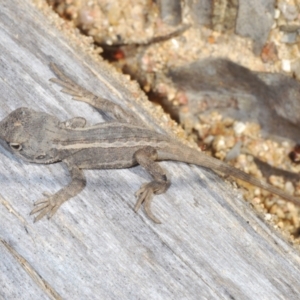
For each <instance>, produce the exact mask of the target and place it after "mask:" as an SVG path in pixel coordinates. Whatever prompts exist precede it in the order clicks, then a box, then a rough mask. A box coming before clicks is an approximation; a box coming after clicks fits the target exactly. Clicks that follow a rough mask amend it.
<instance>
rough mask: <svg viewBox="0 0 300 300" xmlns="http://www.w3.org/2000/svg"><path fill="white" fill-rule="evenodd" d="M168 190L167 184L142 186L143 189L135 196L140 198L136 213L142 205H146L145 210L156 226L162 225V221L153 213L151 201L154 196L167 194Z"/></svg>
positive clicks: (156, 183) (135, 207) (158, 183)
mask: <svg viewBox="0 0 300 300" xmlns="http://www.w3.org/2000/svg"><path fill="white" fill-rule="evenodd" d="M167 188H168V186H166V183H165V182H155V181H154V182H150V183H145V184H143V185H142V186H141V188H140V189H139V190H138V191H137V192H136V193H135V196H136V197H137V198H138V201H137V202H136V204H135V206H134V211H135V212H137V211H138V210H139V208H140V207H141V205H142V204H144V208H145V211H146V214H147V216H148V217H149V218H150V219H151V220H152V221H153V222H154V223H156V224H161V221H160V220H159V219H157V218H156V217H155V216H154V215H153V213H152V211H151V201H152V199H153V195H154V194H156V195H158V194H161V193H163V192H165V190H166V189H167Z"/></svg>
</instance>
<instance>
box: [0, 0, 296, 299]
mask: <svg viewBox="0 0 300 300" xmlns="http://www.w3.org/2000/svg"><path fill="white" fill-rule="evenodd" d="M0 49H1V57H0V79H1V80H0V88H1V98H0V103H1V109H0V119H2V118H3V117H5V116H6V115H7V114H8V113H9V112H11V111H12V110H13V109H15V108H17V107H20V106H27V107H31V108H35V109H37V110H43V111H47V112H49V113H52V114H55V115H57V116H58V117H59V118H61V119H67V118H70V117H74V116H78V115H80V116H83V117H85V118H87V119H88V120H89V121H90V122H91V123H95V122H99V121H101V120H102V118H101V116H100V115H99V114H98V113H97V112H96V111H94V110H93V109H92V108H90V107H89V106H87V105H85V104H83V103H77V102H72V100H71V99H70V97H69V96H67V95H63V94H61V93H60V92H59V88H58V87H57V86H55V85H54V84H51V83H49V81H48V79H49V78H51V77H53V74H52V73H51V71H50V69H49V67H48V64H49V62H50V61H53V62H55V63H57V64H58V65H61V66H64V67H65V70H66V71H67V72H68V73H69V74H71V75H73V78H74V79H76V80H77V81H79V82H81V83H82V84H83V85H84V86H85V87H86V88H88V89H90V90H93V91H95V92H96V93H98V94H101V95H104V96H105V97H106V98H109V99H112V100H113V101H116V102H119V103H121V102H122V103H123V104H124V105H126V106H127V107H130V109H131V110H133V111H135V112H136V113H138V114H139V115H141V117H142V118H144V120H146V121H147V122H149V124H150V125H152V126H154V127H157V128H159V126H158V125H156V124H155V120H154V118H153V117H151V116H149V115H148V114H147V109H144V108H143V107H140V104H137V103H138V102H137V101H136V97H138V98H141V97H142V96H141V95H140V94H138V95H137V94H136V93H134V92H133V91H134V90H135V87H133V86H132V85H131V84H129V83H128V82H127V81H126V80H123V79H122V77H120V76H117V75H114V74H115V73H113V75H111V73H112V71H111V70H110V69H109V68H108V67H107V66H106V64H101V63H99V62H93V60H92V59H91V58H90V57H89V56H87V55H85V54H84V53H82V52H81V51H80V49H78V48H76V49H75V48H74V47H73V46H70V45H69V43H68V39H67V38H65V37H64V36H63V34H62V33H60V32H59V31H58V30H57V29H56V28H55V27H54V25H53V24H51V23H50V21H48V20H47V19H46V18H45V16H44V15H43V14H42V13H41V12H39V11H38V10H37V9H36V8H35V7H33V6H32V5H31V3H30V1H29V0H26V1H17V0H12V1H6V3H5V4H2V6H1V9H0ZM161 130H163V129H161ZM0 156H1V159H0V194H1V198H0V204H1V205H0V218H1V222H0V238H1V243H0V255H1V264H0V270H1V272H0V295H1V296H2V297H3V298H4V299H13V298H17V299H48V298H52V299H55V298H56V299H57V298H59V297H62V298H63V299H70V298H72V299H206V298H209V299H220V298H225V299H229V298H231V299H233V298H235V299H262V298H264V299H277V298H285V299H296V298H297V297H298V295H299V293H300V286H299V284H298V283H299V281H300V268H299V253H298V252H297V251H296V250H294V249H293V248H292V247H291V246H290V245H289V244H288V243H287V242H286V241H284V240H283V239H282V238H281V237H279V236H278V234H276V233H275V232H273V230H272V229H270V228H269V226H267V225H266V224H265V223H264V222H263V221H262V220H261V219H260V218H259V217H258V216H257V215H256V214H255V213H254V212H253V210H252V209H251V208H250V207H249V206H248V205H247V204H245V203H244V202H243V200H241V197H240V196H239V195H238V193H237V192H236V191H233V190H232V188H231V186H230V185H228V184H227V183H225V182H223V180H221V179H220V178H219V177H218V176H216V175H215V174H213V173H212V172H210V171H208V170H204V169H201V168H197V167H191V166H188V165H185V164H181V163H171V162H168V163H167V162H165V163H162V165H163V166H164V167H166V168H167V169H168V171H169V173H170V175H171V176H172V179H173V185H172V186H171V188H170V189H169V191H168V192H167V193H166V194H164V195H161V196H158V197H156V200H155V201H154V204H153V211H154V213H156V215H157V216H158V217H159V218H160V219H161V220H162V221H163V224H162V225H156V224H153V223H152V222H151V221H150V220H148V219H147V217H145V214H144V212H143V211H140V212H139V213H138V214H135V213H134V212H133V206H134V203H135V199H134V196H133V195H134V192H135V191H136V190H137V189H138V188H139V186H140V185H141V183H142V182H145V181H147V180H148V179H149V177H148V175H147V174H146V173H145V172H144V171H143V170H141V168H139V167H136V168H133V169H130V170H109V171H106V170H98V171H92V170H91V171H86V177H87V179H88V184H87V187H86V189H85V190H84V191H83V192H82V193H81V194H80V195H78V196H77V197H75V198H74V199H72V200H71V201H69V202H68V203H65V204H64V205H63V206H62V208H61V209H60V210H59V211H58V212H57V214H56V215H55V216H54V217H53V219H52V220H51V221H47V220H42V221H40V222H38V223H36V224H33V223H32V217H30V216H29V215H28V214H29V212H30V210H31V208H32V204H33V202H34V201H36V200H38V199H40V198H41V197H42V192H43V191H47V192H49V193H53V192H55V191H57V190H58V189H60V188H61V187H62V186H63V185H65V184H66V183H67V182H68V176H67V174H66V172H65V170H64V169H63V168H62V166H61V165H60V164H55V165H48V166H43V165H33V164H25V163H24V162H22V161H19V160H17V159H16V158H15V157H13V156H12V155H11V154H10V153H8V152H7V151H6V150H4V149H3V148H1V149H0Z"/></svg>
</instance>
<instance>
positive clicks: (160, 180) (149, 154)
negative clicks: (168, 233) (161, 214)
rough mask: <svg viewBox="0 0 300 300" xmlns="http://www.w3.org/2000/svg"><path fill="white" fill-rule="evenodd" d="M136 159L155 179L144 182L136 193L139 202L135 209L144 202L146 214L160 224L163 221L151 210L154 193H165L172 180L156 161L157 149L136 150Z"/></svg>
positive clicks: (149, 147)
mask: <svg viewBox="0 0 300 300" xmlns="http://www.w3.org/2000/svg"><path fill="white" fill-rule="evenodd" d="M134 156H135V159H136V161H137V162H138V164H139V165H141V166H142V167H143V168H144V169H146V170H147V171H148V172H149V173H150V174H151V176H152V177H153V179H154V180H153V181H151V182H149V183H146V184H143V185H142V186H141V188H140V189H139V190H138V191H137V192H136V193H135V196H136V197H137V199H138V200H137V202H136V204H135V207H134V211H135V212H137V211H138V210H139V208H140V206H141V205H142V204H143V205H144V208H145V211H146V214H147V215H148V217H149V218H150V219H151V220H152V221H153V222H155V223H157V224H160V223H161V222H160V221H159V220H158V219H157V218H156V217H155V216H154V215H153V213H152V211H151V201H152V199H153V195H158V194H162V193H164V192H165V191H166V190H167V189H168V187H169V186H170V181H169V180H168V179H167V176H166V174H165V171H164V170H163V169H162V167H161V166H160V165H159V164H158V163H157V162H155V160H156V159H157V151H156V149H155V148H153V147H151V146H148V147H145V148H142V149H140V150H138V151H136V152H135V154H134Z"/></svg>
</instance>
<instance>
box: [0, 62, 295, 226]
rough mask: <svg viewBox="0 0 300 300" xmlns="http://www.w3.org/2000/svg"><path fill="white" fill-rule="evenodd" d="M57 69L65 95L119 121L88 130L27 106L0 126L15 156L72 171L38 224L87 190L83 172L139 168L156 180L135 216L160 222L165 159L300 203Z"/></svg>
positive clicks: (77, 121)
mask: <svg viewBox="0 0 300 300" xmlns="http://www.w3.org/2000/svg"><path fill="white" fill-rule="evenodd" d="M51 67H52V69H53V71H54V72H55V74H56V75H57V77H58V78H54V79H51V81H53V82H56V83H58V84H60V85H61V86H63V90H62V91H63V92H65V93H68V94H71V95H72V96H73V99H76V100H80V101H85V102H87V103H89V104H92V105H93V106H95V107H96V108H99V109H105V110H106V111H108V112H109V113H111V114H112V115H115V116H116V118H117V121H116V122H105V123H100V124H96V125H94V126H90V127H85V123H86V122H85V119H83V118H80V117H78V118H73V119H71V120H68V121H66V122H61V121H60V120H59V119H58V118H56V117H54V116H51V115H49V114H47V113H43V112H37V111H34V110H31V109H29V108H24V107H21V108H18V109H16V110H15V111H13V112H12V113H10V114H9V115H8V116H7V117H6V118H5V119H4V120H2V121H1V122H0V138H1V139H2V140H4V141H6V142H7V144H8V145H9V147H10V150H11V151H12V152H13V153H14V154H16V155H18V156H19V157H21V158H22V159H24V160H26V161H29V162H34V163H42V164H47V163H55V162H63V163H65V165H66V166H67V167H68V169H69V172H70V175H71V179H72V180H71V182H70V183H69V185H67V186H66V187H64V188H62V189H61V190H59V191H58V192H57V193H55V194H53V195H46V196H47V197H46V198H45V199H42V200H40V201H37V202H36V203H35V205H36V207H35V208H34V209H33V210H32V212H31V214H35V213H38V215H37V216H36V218H35V221H38V220H40V219H41V218H42V217H44V216H45V215H48V218H50V217H52V216H53V215H54V214H55V212H56V211H57V209H58V208H59V207H60V205H61V204H62V203H63V202H65V201H67V200H69V199H70V198H72V197H74V196H76V195H77V194H78V193H79V192H80V191H81V190H82V189H83V188H84V187H85V185H86V179H85V176H84V173H83V169H118V168H129V167H132V166H135V165H138V164H139V165H141V166H142V167H144V168H145V169H146V170H147V171H148V172H149V173H150V174H151V176H152V177H153V181H151V182H149V183H146V184H143V185H142V186H141V188H140V189H139V190H138V191H137V193H136V196H137V199H138V200H137V203H136V205H135V211H137V210H138V209H139V207H140V206H141V204H143V205H144V208H145V211H146V213H147V215H148V216H149V217H150V218H151V219H152V220H153V221H154V222H156V223H160V221H159V220H158V219H157V218H156V217H155V216H154V215H153V214H152V212H151V208H150V203H151V200H152V198H153V195H154V194H161V193H164V192H165V191H166V190H167V188H168V187H169V186H170V181H169V180H168V178H167V176H166V174H165V171H164V170H163V169H162V168H161V167H160V165H159V164H158V161H164V160H173V161H180V162H185V163H190V164H194V165H198V166H201V167H205V168H209V169H212V170H214V171H218V172H221V173H223V174H225V175H230V176H233V177H236V178H238V179H241V180H244V181H247V182H249V183H251V184H253V185H255V186H258V187H260V188H263V189H265V190H268V191H270V192H271V193H274V194H277V195H279V196H281V197H282V198H285V199H286V200H288V201H291V202H294V203H296V204H298V205H299V204H300V201H299V199H297V198H296V197H293V196H291V195H288V194H286V193H285V192H284V191H282V190H279V189H277V188H275V187H273V186H271V185H270V184H268V183H265V182H263V181H261V180H260V179H257V178H255V177H253V176H251V175H249V174H247V173H245V172H243V171H241V170H238V169H236V168H234V167H232V166H229V165H228V164H226V163H224V162H222V161H220V160H218V159H215V158H213V157H210V156H207V155H205V154H203V153H201V152H199V151H197V150H195V149H192V148H189V147H188V146H185V145H183V144H182V143H180V142H178V141H177V140H175V139H173V138H171V137H168V136H166V135H164V134H161V133H158V132H155V131H154V130H151V129H150V128H147V127H146V126H145V125H144V124H143V123H142V121H140V120H139V119H137V118H136V117H135V116H133V115H132V114H130V113H128V112H126V111H125V110H124V109H123V108H121V107H120V106H117V105H116V104H113V103H111V102H109V101H108V100H105V99H102V98H100V97H97V96H95V95H93V94H92V93H90V92H89V91H87V90H85V89H84V88H82V87H80V86H78V85H77V84H76V83H74V82H73V81H71V80H70V79H69V78H68V77H67V76H65V75H64V74H63V73H62V72H61V71H60V70H59V69H58V68H57V67H56V66H55V65H54V64H52V65H51Z"/></svg>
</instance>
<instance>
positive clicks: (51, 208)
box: [30, 161, 86, 222]
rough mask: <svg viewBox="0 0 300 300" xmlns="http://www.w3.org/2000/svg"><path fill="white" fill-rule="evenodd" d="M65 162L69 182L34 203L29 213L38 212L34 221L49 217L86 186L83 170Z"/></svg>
mask: <svg viewBox="0 0 300 300" xmlns="http://www.w3.org/2000/svg"><path fill="white" fill-rule="evenodd" d="M65 164H66V165H67V167H68V169H69V172H70V175H71V182H70V183H69V184H68V185H67V186H66V187H64V188H62V189H61V190H59V191H58V192H57V193H55V194H53V195H47V198H45V199H42V200H39V201H37V202H36V203H35V204H34V205H35V206H36V207H35V208H34V209H33V210H32V211H31V213H30V214H31V215H32V214H35V213H38V212H39V214H38V215H37V216H36V217H35V218H34V222H37V221H39V220H40V219H41V218H43V217H44V216H45V215H47V216H48V219H50V218H51V217H52V216H53V215H54V214H55V213H56V211H57V210H58V208H59V207H60V206H61V205H62V204H63V203H64V202H65V201H67V200H69V199H71V198H72V197H74V196H76V195H77V194H79V193H80V192H81V191H82V190H83V189H84V187H85V186H86V179H85V176H84V173H83V171H82V170H81V169H79V168H78V167H77V166H70V165H69V164H68V162H67V161H65Z"/></svg>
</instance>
